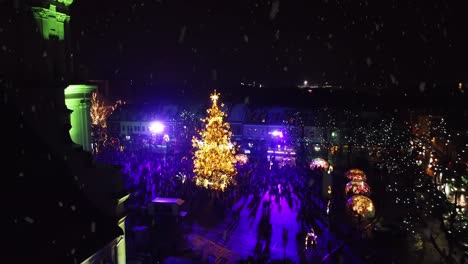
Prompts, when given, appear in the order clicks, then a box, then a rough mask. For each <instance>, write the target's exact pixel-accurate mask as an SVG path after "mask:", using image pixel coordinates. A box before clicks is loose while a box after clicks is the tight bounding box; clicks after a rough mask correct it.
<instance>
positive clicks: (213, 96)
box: [210, 90, 219, 104]
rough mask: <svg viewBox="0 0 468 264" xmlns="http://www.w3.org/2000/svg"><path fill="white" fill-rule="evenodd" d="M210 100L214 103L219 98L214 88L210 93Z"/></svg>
mask: <svg viewBox="0 0 468 264" xmlns="http://www.w3.org/2000/svg"><path fill="white" fill-rule="evenodd" d="M210 98H211V101H213V104H216V102H217V101H218V99H219V93H216V90H214V93H213V94H211V95H210Z"/></svg>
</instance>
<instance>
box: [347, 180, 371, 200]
mask: <svg viewBox="0 0 468 264" xmlns="http://www.w3.org/2000/svg"><path fill="white" fill-rule="evenodd" d="M370 192H371V190H370V186H369V185H368V184H367V183H366V182H364V181H350V182H348V183H347V184H346V187H345V194H346V197H351V196H353V195H365V196H369V195H370Z"/></svg>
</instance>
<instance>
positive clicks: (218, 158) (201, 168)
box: [192, 90, 237, 191]
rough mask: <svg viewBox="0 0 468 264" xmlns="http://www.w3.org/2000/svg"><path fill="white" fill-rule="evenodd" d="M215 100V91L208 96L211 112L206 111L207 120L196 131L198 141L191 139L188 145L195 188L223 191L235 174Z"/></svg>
mask: <svg viewBox="0 0 468 264" xmlns="http://www.w3.org/2000/svg"><path fill="white" fill-rule="evenodd" d="M219 96H220V94H219V93H216V90H215V91H214V93H213V94H211V96H210V98H211V101H212V105H211V108H209V109H208V110H207V113H208V116H207V117H206V118H204V119H202V121H203V122H204V123H205V128H204V129H203V130H202V131H200V133H199V135H200V138H196V137H194V138H193V140H192V145H193V147H194V148H195V149H196V151H195V153H194V157H193V163H194V173H195V177H194V179H195V181H196V185H197V186H202V187H204V188H207V189H211V190H220V191H224V190H225V189H226V188H227V187H228V186H229V185H233V184H236V181H235V179H234V176H235V175H236V173H237V171H236V168H235V163H236V159H235V156H234V154H235V146H234V145H233V144H232V143H231V135H232V132H231V131H230V125H229V123H227V122H224V118H225V117H226V114H225V113H224V112H223V111H222V110H221V109H219V107H218V99H219ZM223 106H224V105H223V104H221V107H223Z"/></svg>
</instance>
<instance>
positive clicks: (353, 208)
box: [346, 195, 375, 219]
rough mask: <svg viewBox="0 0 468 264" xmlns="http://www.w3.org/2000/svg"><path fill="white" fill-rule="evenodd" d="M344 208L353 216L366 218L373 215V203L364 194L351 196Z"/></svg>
mask: <svg viewBox="0 0 468 264" xmlns="http://www.w3.org/2000/svg"><path fill="white" fill-rule="evenodd" d="M346 209H347V211H348V213H349V214H350V215H351V216H353V217H355V218H359V217H361V218H362V219H368V218H373V217H374V216H375V207H374V203H373V202H372V200H371V199H370V198H369V197H366V196H364V195H353V196H351V198H349V199H348V201H347V202H346Z"/></svg>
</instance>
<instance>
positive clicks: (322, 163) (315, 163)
mask: <svg viewBox="0 0 468 264" xmlns="http://www.w3.org/2000/svg"><path fill="white" fill-rule="evenodd" d="M328 167H330V165H329V164H328V161H326V160H324V159H322V158H315V159H313V160H312V162H311V163H310V169H311V170H313V169H317V168H322V169H325V170H328Z"/></svg>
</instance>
